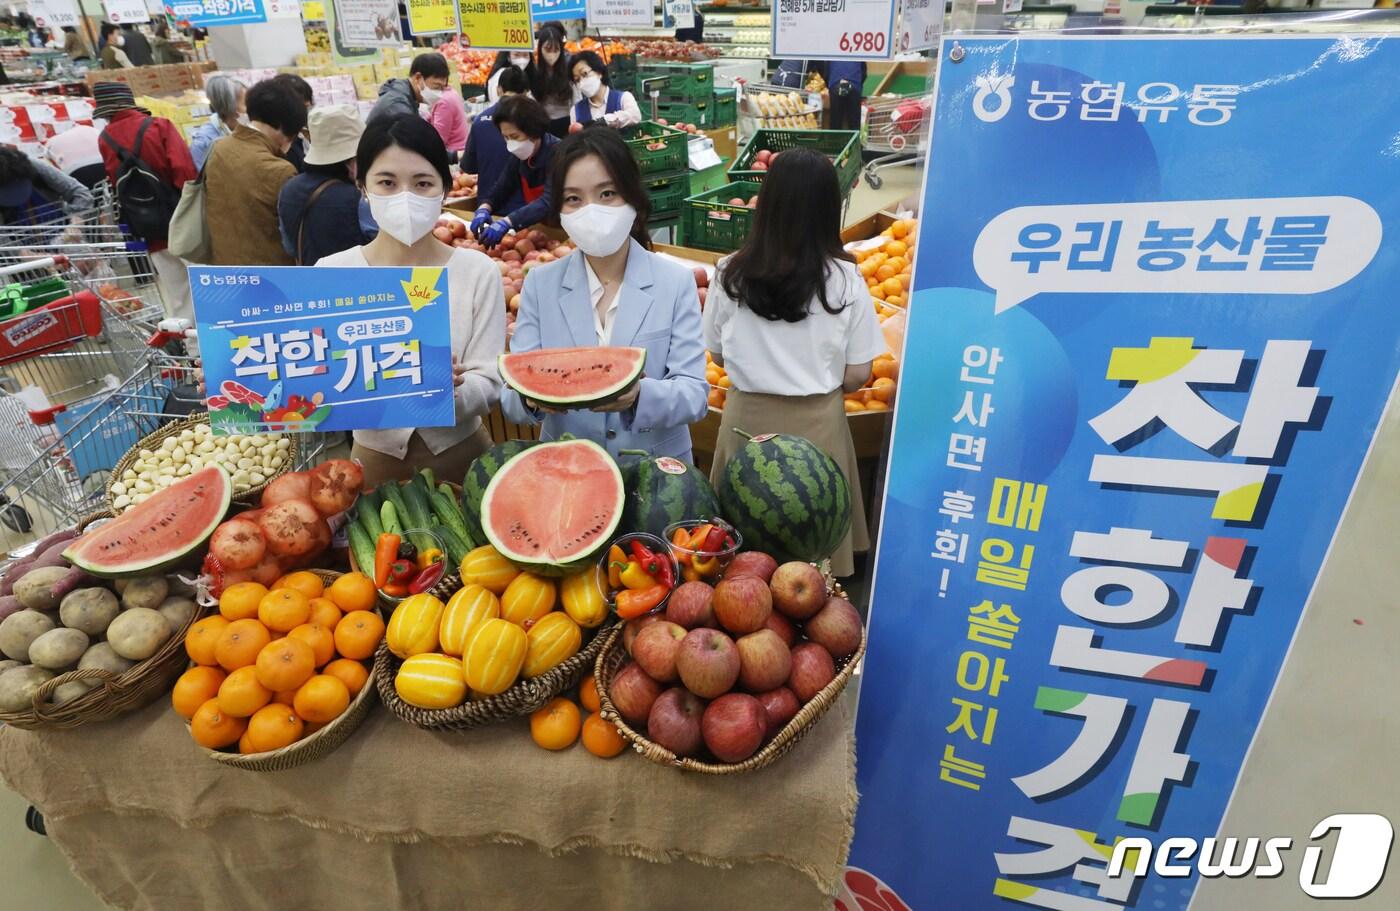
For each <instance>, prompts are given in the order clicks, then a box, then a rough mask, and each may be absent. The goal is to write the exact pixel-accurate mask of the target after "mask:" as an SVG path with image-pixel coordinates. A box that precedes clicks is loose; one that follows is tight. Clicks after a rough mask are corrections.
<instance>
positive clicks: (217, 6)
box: [165, 0, 267, 28]
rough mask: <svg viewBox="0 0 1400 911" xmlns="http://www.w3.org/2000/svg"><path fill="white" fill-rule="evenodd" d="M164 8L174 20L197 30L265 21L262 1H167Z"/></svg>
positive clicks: (265, 15) (265, 14)
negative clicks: (185, 23)
mask: <svg viewBox="0 0 1400 911" xmlns="http://www.w3.org/2000/svg"><path fill="white" fill-rule="evenodd" d="M165 8H166V10H167V11H168V12H169V13H170V15H172V16H174V17H175V19H176V20H178V21H180V22H188V23H189V24H190V25H193V26H196V27H198V28H213V27H214V26H218V25H251V24H252V23H255V22H266V21H267V10H266V9H264V8H263V0H167V2H166V4H165Z"/></svg>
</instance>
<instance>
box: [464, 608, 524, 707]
mask: <svg viewBox="0 0 1400 911" xmlns="http://www.w3.org/2000/svg"><path fill="white" fill-rule="evenodd" d="M529 647H530V640H529V639H528V638H527V637H526V635H525V631H524V630H523V629H521V628H520V627H518V626H516V625H515V624H514V623H511V622H510V621H509V620H502V619H499V618H498V619H495V620H486V621H484V622H482V623H481V624H480V625H479V626H477V628H476V632H474V633H472V634H471V637H470V639H469V640H468V641H467V648H466V651H465V652H463V653H462V672H463V675H464V676H465V678H466V681H467V685H468V686H470V687H471V688H472V689H473V690H475V691H476V692H478V693H483V694H485V695H487V696H494V695H496V694H497V693H504V692H505V691H506V690H508V689H510V687H511V684H513V683H515V680H516V678H517V677H519V676H520V666H521V665H522V664H524V663H525V653H526V652H527V651H528V650H529Z"/></svg>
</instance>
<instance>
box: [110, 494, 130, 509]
mask: <svg viewBox="0 0 1400 911" xmlns="http://www.w3.org/2000/svg"><path fill="white" fill-rule="evenodd" d="M112 505H113V506H114V507H116V508H117V509H118V510H123V509H126V508H127V507H128V506H130V505H131V497H128V496H127V495H126V494H122V495H121V496H119V497H117V498H116V499H115V500H113V501H112Z"/></svg>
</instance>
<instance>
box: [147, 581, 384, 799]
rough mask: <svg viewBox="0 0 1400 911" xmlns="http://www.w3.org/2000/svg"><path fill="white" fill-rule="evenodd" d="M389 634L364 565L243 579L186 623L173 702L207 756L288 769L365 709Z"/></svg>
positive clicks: (320, 752) (256, 767)
mask: <svg viewBox="0 0 1400 911" xmlns="http://www.w3.org/2000/svg"><path fill="white" fill-rule="evenodd" d="M383 638H384V620H383V618H382V617H381V616H380V613H379V607H378V591H377V590H376V589H375V586H374V581H373V580H372V579H370V578H369V577H368V576H366V575H364V574H363V573H357V572H350V573H338V572H332V571H329V570H319V569H311V570H299V571H297V572H292V573H288V574H287V575H285V576H282V577H281V578H280V579H278V580H277V581H276V582H274V583H273V584H272V587H271V588H267V587H264V586H262V585H260V584H258V583H257V582H239V583H236V584H234V585H230V586H228V588H226V589H225V590H224V591H222V592H221V593H220V594H219V612H218V613H217V614H214V615H212V616H209V617H206V618H205V619H203V620H200V621H199V622H198V623H195V624H194V625H193V626H191V627H190V630H189V632H188V634H187V635H186V637H185V651H186V652H187V653H188V654H189V657H190V661H191V665H190V667H189V669H188V670H186V671H185V673H184V674H183V675H181V677H180V679H179V680H177V681H176V682H175V689H174V691H173V692H172V693H171V703H172V705H173V706H174V709H175V711H176V712H177V713H179V714H180V715H181V717H183V718H184V719H185V720H186V722H187V727H188V729H189V732H190V736H191V737H192V738H193V739H194V742H195V743H196V744H197V745H198V746H199V747H201V748H202V749H203V750H204V752H205V754H206V755H207V756H208V757H209V758H210V759H213V760H214V761H216V762H221V763H224V764H225V765H230V766H233V767H235V768H239V769H249V770H252V771H259V772H274V771H280V770H282V769H290V768H293V767H295V766H299V765H302V764H304V763H307V762H311V761H313V760H316V759H319V758H321V757H322V756H325V755H326V754H327V753H330V752H331V751H332V750H334V749H336V748H337V747H338V746H340V745H341V744H342V743H344V742H345V740H346V739H347V738H348V737H349V736H350V735H351V734H353V733H354V732H355V729H356V728H358V727H359V726H360V723H361V722H362V721H364V719H365V716H366V715H367V714H369V710H370V705H371V703H372V702H373V700H374V698H375V686H374V681H373V679H372V677H373V674H374V669H373V662H372V660H371V659H372V658H373V656H374V652H375V649H376V648H378V646H379V642H380V640H382V639H383Z"/></svg>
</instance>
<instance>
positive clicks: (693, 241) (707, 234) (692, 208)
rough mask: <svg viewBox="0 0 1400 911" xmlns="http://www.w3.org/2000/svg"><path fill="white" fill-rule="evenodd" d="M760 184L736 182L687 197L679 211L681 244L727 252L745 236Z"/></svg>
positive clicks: (740, 243) (741, 241)
mask: <svg viewBox="0 0 1400 911" xmlns="http://www.w3.org/2000/svg"><path fill="white" fill-rule="evenodd" d="M760 187H761V184H758V183H756V182H753V181H736V182H735V183H730V184H725V185H724V186H722V187H717V188H716V189H713V190H707V191H705V192H704V193H697V194H695V195H694V196H690V197H688V198H687V199H686V200H685V201H684V203H682V205H683V208H682V210H681V221H680V244H681V246H683V247H695V248H697V249H700V250H715V251H718V252H721V253H728V252H731V251H733V250H737V249H739V247H740V246H741V245H742V244H743V242H744V238H745V237H747V236H748V233H749V225H750V224H751V223H752V221H753V210H754V206H755V205H756V204H757V202H758V191H759V189H760Z"/></svg>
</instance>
